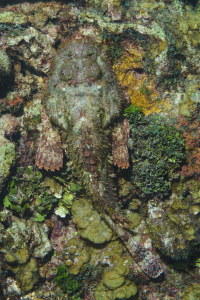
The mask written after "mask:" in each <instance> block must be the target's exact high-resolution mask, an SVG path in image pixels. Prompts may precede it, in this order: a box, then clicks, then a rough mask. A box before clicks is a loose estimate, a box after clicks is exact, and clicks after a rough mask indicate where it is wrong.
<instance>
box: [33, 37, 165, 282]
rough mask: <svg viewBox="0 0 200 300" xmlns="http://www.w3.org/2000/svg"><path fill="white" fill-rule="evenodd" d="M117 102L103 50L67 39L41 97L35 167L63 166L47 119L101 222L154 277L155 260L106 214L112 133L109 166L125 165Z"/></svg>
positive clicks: (112, 202) (111, 204)
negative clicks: (39, 128) (102, 220)
mask: <svg viewBox="0 0 200 300" xmlns="http://www.w3.org/2000/svg"><path fill="white" fill-rule="evenodd" d="M122 100H123V96H122V93H121V92H120V90H119V89H118V87H117V82H116V79H115V76H114V74H113V71H112V67H111V65H110V64H109V63H108V59H107V56H106V46H105V45H99V44H98V43H96V42H94V41H92V40H91V39H89V38H85V37H84V38H83V37H80V36H76V37H73V38H69V39H68V40H67V41H66V42H65V43H63V44H62V45H61V46H60V48H59V49H58V51H57V53H56V55H55V56H54V58H53V61H52V68H51V74H50V75H49V79H48V85H47V88H46V94H45V108H46V114H47V115H48V116H47V115H46V114H45V111H43V114H42V126H43V130H42V132H43V133H42V134H43V135H42V139H41V141H40V144H39V147H38V151H37V156H36V164H37V165H38V166H39V167H40V168H42V167H44V168H45V169H51V170H55V169H59V168H60V167H61V166H62V160H63V150H62V147H61V140H60V137H59V135H58V133H57V131H56V130H55V129H54V128H53V127H52V126H51V124H50V121H51V123H52V124H55V125H56V126H57V127H58V128H59V129H60V132H61V135H62V140H63V143H64V144H66V147H65V150H66V153H67V156H68V157H69V158H70V160H71V161H72V162H73V165H74V167H75V169H76V171H77V175H78V176H79V178H80V179H81V180H82V182H83V185H84V187H85V189H86V191H87V193H88V195H89V196H90V198H91V199H92V200H93V203H94V206H95V208H97V209H98V210H99V211H101V212H102V213H101V215H102V217H103V218H104V220H105V221H106V222H107V223H108V224H109V225H110V226H111V227H112V229H113V230H114V231H115V232H116V233H117V234H118V235H119V236H120V238H121V240H122V241H123V242H124V244H125V245H126V247H127V249H128V251H129V252H130V254H131V255H132V256H133V258H134V259H135V261H136V262H137V264H138V265H139V266H140V267H141V268H142V270H143V271H144V272H145V273H146V274H147V275H148V276H150V277H153V278H156V277H158V276H159V275H160V274H161V273H162V272H163V270H162V268H161V266H160V263H159V260H158V259H157V258H156V257H155V256H154V255H153V254H152V253H151V252H149V251H147V250H146V249H145V248H143V247H142V246H141V245H139V244H137V243H136V242H135V241H134V238H133V237H132V236H131V235H130V234H129V233H127V232H126V231H125V229H123V225H120V226H119V225H116V224H115V222H114V221H113V220H112V219H111V217H110V215H109V214H108V213H107V212H108V211H111V210H112V211H115V207H116V205H117V196H116V187H115V184H114V183H113V179H112V176H109V174H112V173H113V167H112V164H111V163H110V156H111V151H112V149H111V144H110V141H111V140H112V134H113V156H114V164H117V165H118V166H119V167H122V168H127V167H128V166H129V160H128V149H127V145H126V142H127V138H128V134H129V128H128V123H127V120H121V119H120V117H121V115H122V109H123V102H122ZM49 119H50V121H49ZM103 211H105V213H103ZM127 236H128V239H127Z"/></svg>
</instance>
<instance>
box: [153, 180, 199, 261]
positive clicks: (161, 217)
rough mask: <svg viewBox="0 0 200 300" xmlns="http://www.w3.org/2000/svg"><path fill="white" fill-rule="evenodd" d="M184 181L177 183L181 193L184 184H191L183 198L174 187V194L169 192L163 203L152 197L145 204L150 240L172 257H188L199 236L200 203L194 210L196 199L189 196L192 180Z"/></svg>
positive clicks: (192, 186) (193, 187)
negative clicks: (168, 196)
mask: <svg viewBox="0 0 200 300" xmlns="http://www.w3.org/2000/svg"><path fill="white" fill-rule="evenodd" d="M183 182H184V179H183ZM183 182H182V181H181V182H180V183H179V185H180V187H181V192H182V193H183V187H184V186H185V188H187V185H188V184H190V185H191V187H190V189H189V190H188V194H187V195H186V196H185V197H183V196H182V195H180V194H179V193H177V187H176V193H175V192H174V193H172V195H171V196H170V198H169V199H168V200H167V199H166V200H165V202H160V203H159V202H158V199H156V198H155V199H154V200H152V201H151V202H149V203H148V216H149V217H148V219H147V224H148V226H149V232H150V236H151V238H152V240H153V243H154V245H155V246H156V247H157V248H158V249H159V250H160V251H161V252H162V253H163V254H164V255H166V256H169V257H171V258H172V259H174V260H179V259H188V258H189V257H190V255H191V254H192V253H193V252H195V245H197V244H199V238H200V236H199V205H197V206H198V212H197V213H196V209H197V208H196V204H195V202H194V201H195V199H193V198H192V191H194V190H195V182H194V185H193V184H192V182H190V183H189V182H188V184H184V183H183ZM174 189H175V188H173V190H174ZM190 190H191V194H190ZM195 192H196V191H195Z"/></svg>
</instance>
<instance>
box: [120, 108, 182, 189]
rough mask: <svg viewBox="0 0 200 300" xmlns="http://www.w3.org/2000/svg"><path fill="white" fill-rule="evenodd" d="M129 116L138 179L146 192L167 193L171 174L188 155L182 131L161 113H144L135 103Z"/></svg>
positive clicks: (137, 183)
mask: <svg viewBox="0 0 200 300" xmlns="http://www.w3.org/2000/svg"><path fill="white" fill-rule="evenodd" d="M125 116H127V117H128V120H129V123H130V132H131V142H132V146H130V148H131V158H132V163H133V171H132V179H133V181H134V183H135V184H136V186H138V187H139V188H140V189H141V190H142V191H143V192H144V193H145V194H167V193H168V190H169V185H168V180H167V178H168V176H171V174H172V172H173V171H174V170H175V169H177V168H178V167H179V166H180V164H181V162H182V161H183V159H184V158H185V153H184V139H183V137H182V135H181V132H179V131H178V130H177V129H176V128H175V127H173V126H172V125H170V124H169V123H167V122H166V121H165V120H164V119H163V118H162V117H160V116H158V115H150V116H144V114H143V113H142V112H141V109H140V108H136V107H134V105H133V104H132V105H131V106H130V107H129V108H127V109H125Z"/></svg>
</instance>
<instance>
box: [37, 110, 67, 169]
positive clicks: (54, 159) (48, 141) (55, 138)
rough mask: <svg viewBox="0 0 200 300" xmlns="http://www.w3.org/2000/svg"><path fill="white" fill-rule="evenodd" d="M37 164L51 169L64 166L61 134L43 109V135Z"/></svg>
mask: <svg viewBox="0 0 200 300" xmlns="http://www.w3.org/2000/svg"><path fill="white" fill-rule="evenodd" d="M36 165H37V166H38V167H39V168H44V169H46V170H48V169H50V170H51V171H55V170H59V169H60V168H61V167H62V166H63V150H62V147H61V138H60V134H59V132H58V131H57V130H55V129H54V128H53V127H52V125H51V123H50V121H49V117H48V116H47V115H46V113H45V110H43V111H42V135H41V139H40V142H39V146H38V150H37V154H36Z"/></svg>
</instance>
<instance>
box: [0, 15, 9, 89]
mask: <svg viewBox="0 0 200 300" xmlns="http://www.w3.org/2000/svg"><path fill="white" fill-rule="evenodd" d="M0 16H1V14H0ZM10 72H11V61H10V58H9V57H8V55H7V54H6V52H5V51H4V50H2V49H0V86H1V85H2V84H3V83H4V81H5V78H4V77H6V76H7V75H9V74H10Z"/></svg>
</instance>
